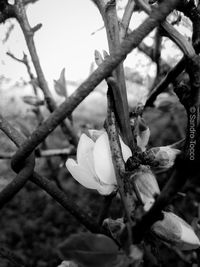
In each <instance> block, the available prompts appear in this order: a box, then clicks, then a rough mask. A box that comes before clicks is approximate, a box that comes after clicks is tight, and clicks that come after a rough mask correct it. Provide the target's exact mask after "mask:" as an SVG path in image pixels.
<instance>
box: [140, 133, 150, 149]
mask: <svg viewBox="0 0 200 267" xmlns="http://www.w3.org/2000/svg"><path fill="white" fill-rule="evenodd" d="M149 137H150V130H149V128H147V129H146V130H145V131H142V132H141V133H140V134H139V135H138V136H137V145H138V146H139V147H140V148H141V150H142V151H145V147H146V145H147V144H148V142H149Z"/></svg>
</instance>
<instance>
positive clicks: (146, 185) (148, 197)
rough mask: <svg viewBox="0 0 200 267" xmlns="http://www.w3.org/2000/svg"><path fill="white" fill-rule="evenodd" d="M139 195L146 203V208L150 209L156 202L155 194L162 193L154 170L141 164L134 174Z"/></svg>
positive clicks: (144, 203)
mask: <svg viewBox="0 0 200 267" xmlns="http://www.w3.org/2000/svg"><path fill="white" fill-rule="evenodd" d="M132 179H133V182H134V183H135V188H136V190H137V195H138V197H139V198H140V200H141V201H142V203H143V205H144V207H143V208H144V210H145V211H148V210H149V209H150V208H151V207H152V205H153V204H154V202H155V196H157V195H159V194H160V189H159V186H158V183H157V180H156V178H155V176H154V174H153V173H152V171H151V170H150V169H149V168H148V167H147V166H143V165H140V167H139V169H138V170H136V172H135V173H134V174H133V176H132Z"/></svg>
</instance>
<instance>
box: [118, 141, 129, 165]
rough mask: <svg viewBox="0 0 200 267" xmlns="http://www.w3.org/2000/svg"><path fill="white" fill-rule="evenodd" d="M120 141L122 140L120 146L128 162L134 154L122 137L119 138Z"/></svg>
mask: <svg viewBox="0 0 200 267" xmlns="http://www.w3.org/2000/svg"><path fill="white" fill-rule="evenodd" d="M119 140H120V145H121V148H122V155H123V159H124V161H125V162H126V161H127V159H128V158H130V157H131V156H132V152H131V150H130V148H129V147H128V146H127V145H126V144H125V143H124V142H123V140H122V139H121V137H119Z"/></svg>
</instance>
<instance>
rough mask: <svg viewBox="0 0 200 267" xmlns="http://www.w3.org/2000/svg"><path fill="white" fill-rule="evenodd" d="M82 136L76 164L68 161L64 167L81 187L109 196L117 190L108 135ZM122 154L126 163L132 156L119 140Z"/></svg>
mask: <svg viewBox="0 0 200 267" xmlns="http://www.w3.org/2000/svg"><path fill="white" fill-rule="evenodd" d="M89 133H90V136H91V138H90V137H88V136H87V135H86V134H82V135H81V137H80V140H79V143H78V147H77V162H76V161H75V160H73V159H68V160H67V162H66V167H67V169H68V170H69V172H70V173H71V175H72V176H73V177H74V179H76V180H77V181H78V182H79V183H80V184H81V185H83V186H84V187H86V188H89V189H96V190H97V191H98V192H99V193H100V194H102V195H109V194H111V193H112V192H113V191H114V190H115V189H116V188H117V181H116V176H115V171H114V166H113V163H112V156H111V151H110V145H109V140H108V135H107V133H106V132H104V131H95V130H91V131H89ZM120 144H121V148H122V154H123V158H124V161H125V162H126V161H127V159H128V158H129V157H131V156H132V153H131V150H130V148H129V147H128V146H127V145H125V144H124V142H123V141H122V140H121V138H120Z"/></svg>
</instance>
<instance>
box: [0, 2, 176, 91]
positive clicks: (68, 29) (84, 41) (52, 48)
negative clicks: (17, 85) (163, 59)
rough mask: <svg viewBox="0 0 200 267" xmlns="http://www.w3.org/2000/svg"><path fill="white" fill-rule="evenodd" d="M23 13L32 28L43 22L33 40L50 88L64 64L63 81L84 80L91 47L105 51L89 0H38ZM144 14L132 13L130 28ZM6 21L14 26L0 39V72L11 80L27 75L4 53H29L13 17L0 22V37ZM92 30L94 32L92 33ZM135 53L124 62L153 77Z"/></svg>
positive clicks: (103, 35)
mask: <svg viewBox="0 0 200 267" xmlns="http://www.w3.org/2000/svg"><path fill="white" fill-rule="evenodd" d="M126 2H127V0H119V1H118V3H119V4H120V5H121V6H124V5H125V3H126ZM120 15H122V12H121V13H119V16H120ZM27 16H28V19H29V22H30V25H31V26H32V27H34V26H35V25H36V24H38V23H42V25H43V26H42V28H41V29H40V30H39V31H37V32H36V33H35V36H34V40H35V45H36V49H37V52H38V55H39V58H40V62H41V66H42V68H43V71H44V74H45V77H46V80H47V82H48V84H49V86H50V88H51V89H52V88H53V80H54V79H57V78H58V77H59V75H60V72H61V70H62V69H63V68H64V67H65V69H66V71H65V73H66V79H67V80H71V81H79V82H80V81H83V80H85V79H86V78H87V77H88V75H89V70H90V66H91V63H92V62H94V50H95V49H97V50H99V51H100V52H101V51H102V50H103V49H104V50H107V51H108V45H107V40H106V33H105V29H103V30H99V31H98V29H100V28H102V26H103V21H102V18H101V15H100V13H99V11H98V9H97V8H96V6H95V5H94V4H93V3H92V1H91V0H39V1H38V2H36V3H35V4H30V5H29V6H28V8H27ZM144 17H145V15H144V14H143V15H142V14H141V13H140V14H137V13H134V16H133V18H132V20H131V28H132V29H133V28H136V27H137V26H138V25H139V24H140V23H141V21H142V19H144ZM10 23H14V25H15V27H14V30H13V31H12V32H11V34H10V37H9V39H8V41H7V42H6V43H4V44H3V43H2V42H1V41H0V70H1V72H0V75H1V74H3V75H4V76H6V77H7V78H10V79H11V80H12V81H13V83H14V82H16V81H19V80H20V79H21V80H22V79H24V80H28V79H29V78H28V75H27V72H26V68H25V66H24V65H23V64H20V63H18V62H16V61H14V60H13V59H11V58H9V57H8V56H7V55H6V52H11V53H12V54H14V55H15V56H16V57H18V58H22V57H23V52H25V53H27V54H28V55H29V53H28V51H27V48H26V44H25V40H24V36H23V34H22V32H21V29H20V27H19V25H18V23H17V22H15V20H13V19H12V20H10V21H7V22H6V23H5V24H3V25H2V24H1V25H0V40H3V39H4V38H5V35H6V29H7V28H8V27H9V25H10ZM94 32H96V33H95V34H92V33H94ZM149 44H150V43H149ZM136 53H137V51H135V50H134V51H133V52H132V53H131V54H129V55H128V57H127V59H126V61H125V63H124V65H125V66H129V67H131V68H133V70H134V69H135V70H137V71H140V74H141V75H143V76H144V77H145V75H146V74H148V75H151V76H153V75H154V73H155V66H154V65H152V64H149V65H147V64H146V61H145V60H146V59H145V57H144V55H143V54H140V56H138V55H137V57H136ZM163 55H164V54H163ZM164 56H165V55H164ZM172 56H173V55H172ZM29 59H30V57H29ZM146 76H147V75H146Z"/></svg>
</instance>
